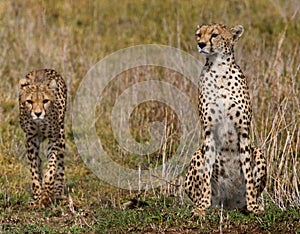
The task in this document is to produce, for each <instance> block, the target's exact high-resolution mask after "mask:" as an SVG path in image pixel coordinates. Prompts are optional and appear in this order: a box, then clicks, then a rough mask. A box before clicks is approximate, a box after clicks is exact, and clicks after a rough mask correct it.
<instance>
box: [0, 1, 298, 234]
mask: <svg viewBox="0 0 300 234" xmlns="http://www.w3.org/2000/svg"><path fill="white" fill-rule="evenodd" d="M0 12H1V14H0V39H1V43H0V51H1V54H0V75H1V77H2V80H1V82H0V93H1V96H0V233H128V232H133V233H134V232H136V233H199V232H203V233H222V232H224V233H229V232H233V233H249V232H252V233H280V232H281V233H299V232H300V214H299V207H300V191H299V186H300V178H299V171H300V163H299V157H300V153H299V152H300V132H299V129H300V112H299V110H300V96H299V93H300V76H299V64H300V47H299V42H300V20H299V4H298V1H297V0H289V1H283V0H282V1H280V0H276V1H271V0H259V1H250V0H249V1H247V0H245V1H218V2H216V1H202V0H198V1H182V2H181V1H137V0H132V1H123V2H122V4H121V3H120V1H116V0H110V1H108V0H101V1H33V0H32V1H31V0H28V1H19V0H17V1H1V2H0ZM207 22H218V23H224V24H227V25H236V24H242V25H243V26H244V28H245V33H244V35H243V36H242V38H241V40H240V41H239V43H238V46H237V48H236V53H237V55H236V57H237V61H238V63H239V64H240V65H241V67H242V69H243V70H244V71H245V73H246V76H247V77H248V82H249V86H250V92H251V95H252V103H253V112H254V113H253V114H254V118H253V128H252V130H253V131H252V138H253V140H254V142H255V144H256V145H259V146H261V147H262V149H263V150H264V152H265V154H266V157H267V160H268V173H269V175H268V184H267V188H266V190H265V192H264V194H263V199H262V201H263V203H264V205H265V210H266V211H265V213H264V214H262V215H260V216H253V215H246V214H243V213H241V212H238V211H222V210H218V209H215V210H214V209H212V210H210V211H209V214H208V215H207V217H206V219H205V220H194V219H191V218H190V208H191V203H190V201H189V200H188V199H187V197H186V196H185V195H184V192H183V190H182V186H181V182H180V181H181V180H179V183H177V184H176V186H174V185H173V184H169V183H166V184H165V185H162V186H160V187H159V188H157V189H151V190H148V191H139V192H136V191H132V190H122V189H118V188H115V187H113V186H111V185H109V184H106V183H105V182H103V181H101V180H99V179H98V178H97V177H96V176H95V175H94V174H93V173H92V172H91V171H90V170H89V169H88V168H87V167H86V165H85V164H84V163H83V162H82V159H81V157H80V155H78V153H77V150H76V146H75V143H74V139H73V134H72V129H71V113H72V100H73V99H74V97H75V94H76V90H77V88H78V86H79V84H80V81H81V80H82V79H83V77H84V76H85V74H86V73H87V71H88V70H89V69H90V68H91V67H92V66H93V65H94V64H95V63H96V62H98V61H99V60H100V59H102V58H103V57H104V56H106V55H109V54H111V53H113V52H115V51H117V50H119V49H123V48H126V47H128V46H133V45H138V44H148V43H156V44H163V45H170V46H173V47H176V48H180V49H182V50H184V51H186V52H188V53H190V54H192V55H194V56H196V57H197V58H199V59H202V58H201V57H200V55H198V54H197V50H196V47H195V41H194V31H195V27H196V25H197V24H198V23H200V24H201V23H207ZM45 67H47V68H54V69H56V70H57V71H59V72H60V73H61V74H62V75H63V77H65V79H66V82H67V85H68V88H69V97H70V99H69V104H68V114H67V118H66V125H67V128H66V136H67V151H66V155H67V157H66V179H67V187H66V194H67V199H66V200H65V201H64V202H62V203H60V204H55V205H53V206H52V207H49V208H47V209H44V210H32V209H31V208H30V207H29V206H28V201H29V200H30V198H31V195H30V175H29V170H28V165H27V163H26V158H25V155H24V152H25V148H24V134H23V133H22V131H21V129H20V126H19V123H18V115H17V113H18V102H17V97H18V91H17V83H18V80H19V79H20V78H21V77H22V76H24V75H25V74H26V73H27V72H29V71H30V70H33V69H37V68H45ZM140 72H141V71H140V70H132V71H128V72H125V73H124V74H121V75H120V76H119V77H118V78H117V79H116V80H115V81H114V83H112V85H111V86H110V87H108V88H107V90H106V92H105V95H104V98H103V100H101V105H99V108H98V109H97V114H98V115H99V116H101V118H99V119H97V123H96V126H97V134H98V135H99V137H100V138H101V139H102V142H103V143H104V148H105V149H106V150H107V152H109V154H110V155H111V157H112V158H113V159H114V160H115V161H117V162H118V163H120V164H122V165H126V166H128V167H130V168H138V167H142V168H143V167H144V168H149V167H151V166H153V165H161V164H163V163H164V159H169V158H171V157H172V153H173V152H174V149H175V148H176V147H177V145H178V139H179V135H180V129H179V127H178V126H179V125H180V124H179V122H180V120H178V118H177V117H176V115H174V113H172V110H171V109H170V108H169V107H167V106H165V105H162V104H160V103H156V102H149V103H147V104H145V105H141V106H140V107H139V108H137V109H135V111H134V113H133V114H132V127H131V132H132V134H133V135H134V136H135V138H136V139H138V140H139V141H140V142H146V141H147V140H149V132H148V131H147V126H148V125H149V122H152V121H164V122H166V126H167V127H166V132H167V141H166V142H167V143H166V144H164V146H163V147H162V148H161V149H159V150H158V151H157V152H156V153H154V154H151V155H148V157H147V158H145V159H141V158H139V157H137V155H133V154H130V153H128V152H126V151H125V150H124V149H121V148H120V147H119V146H118V144H117V142H116V141H115V140H114V137H113V135H112V130H111V127H110V123H109V121H110V111H111V110H112V106H113V104H114V102H115V100H116V96H117V95H119V94H120V93H121V92H122V91H123V90H124V89H125V88H126V87H129V86H130V85H132V84H133V83H135V82H138V81H141V80H147V79H149V77H151V75H152V74H153V76H157V74H160V75H159V77H158V78H157V79H159V80H166V81H168V82H170V83H172V84H174V85H176V87H178V88H179V89H180V90H182V91H183V92H184V93H186V94H187V95H188V96H189V97H190V101H191V103H192V105H193V106H196V104H197V92H196V90H195V88H193V87H192V86H191V85H190V84H188V83H184V82H183V81H178V79H177V78H178V74H177V75H174V76H172V77H173V78H170V77H169V73H168V72H169V71H166V72H165V73H164V72H162V71H160V70H155V69H153V68H145V69H144V70H143V69H142V72H144V73H146V74H148V78H147V77H146V76H145V77H139V76H138V74H140ZM132 77H137V78H135V79H134V80H132ZM179 78H180V77H179ZM128 201H131V202H132V203H133V204H132V205H130V206H129V205H128V204H129V203H128ZM135 201H138V202H137V203H136V204H135ZM124 206H125V207H124Z"/></svg>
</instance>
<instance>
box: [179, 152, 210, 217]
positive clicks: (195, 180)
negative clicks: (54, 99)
mask: <svg viewBox="0 0 300 234" xmlns="http://www.w3.org/2000/svg"><path fill="white" fill-rule="evenodd" d="M202 164H203V154H202V152H201V149H198V150H197V151H196V152H195V153H194V155H193V157H192V159H191V162H190V166H189V168H188V171H187V173H186V178H185V182H184V187H185V191H186V193H187V195H188V197H189V198H190V199H191V200H192V202H193V203H194V204H195V207H194V208H193V209H192V211H191V214H192V216H193V217H194V218H205V209H201V208H199V207H198V206H197V204H198V203H199V202H200V201H201V200H202V191H201V189H202V180H203V178H202V175H201V174H200V173H199V171H200V170H201V169H200V167H201V165H202Z"/></svg>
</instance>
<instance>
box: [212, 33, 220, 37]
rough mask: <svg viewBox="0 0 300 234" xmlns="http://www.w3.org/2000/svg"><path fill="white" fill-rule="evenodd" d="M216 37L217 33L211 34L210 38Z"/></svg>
mask: <svg viewBox="0 0 300 234" xmlns="http://www.w3.org/2000/svg"><path fill="white" fill-rule="evenodd" d="M217 36H219V34H218V33H213V34H211V38H215V37H217Z"/></svg>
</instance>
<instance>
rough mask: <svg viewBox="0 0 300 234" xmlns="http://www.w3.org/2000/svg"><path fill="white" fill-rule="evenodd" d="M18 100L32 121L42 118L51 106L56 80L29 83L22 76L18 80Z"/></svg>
mask: <svg viewBox="0 0 300 234" xmlns="http://www.w3.org/2000/svg"><path fill="white" fill-rule="evenodd" d="M19 86H20V101H21V104H22V106H23V107H24V109H25V112H26V113H27V115H28V116H30V118H31V119H32V120H34V121H40V120H43V119H44V118H45V117H46V116H47V113H49V111H50V109H51V108H52V106H53V102H54V92H55V89H56V82H55V80H52V81H51V83H50V84H49V85H45V84H30V83H29V81H28V80H27V79H26V78H24V79H22V80H20V82H19Z"/></svg>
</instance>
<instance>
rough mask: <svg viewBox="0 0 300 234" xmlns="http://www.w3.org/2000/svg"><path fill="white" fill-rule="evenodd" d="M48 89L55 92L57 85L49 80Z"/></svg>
mask: <svg viewBox="0 0 300 234" xmlns="http://www.w3.org/2000/svg"><path fill="white" fill-rule="evenodd" d="M49 87H50V89H52V91H54V92H56V90H57V83H56V81H55V80H51V81H50V84H49Z"/></svg>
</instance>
